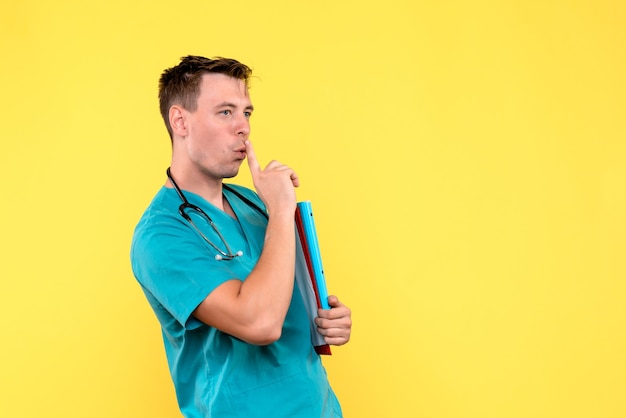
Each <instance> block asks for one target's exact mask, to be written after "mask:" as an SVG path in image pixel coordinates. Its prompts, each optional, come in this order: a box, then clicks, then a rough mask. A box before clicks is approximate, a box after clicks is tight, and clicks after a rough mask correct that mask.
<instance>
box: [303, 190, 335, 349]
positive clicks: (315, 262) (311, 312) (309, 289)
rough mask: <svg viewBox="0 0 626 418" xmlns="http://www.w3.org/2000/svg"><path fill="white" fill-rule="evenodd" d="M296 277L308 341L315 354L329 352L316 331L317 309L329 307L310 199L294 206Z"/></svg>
mask: <svg viewBox="0 0 626 418" xmlns="http://www.w3.org/2000/svg"><path fill="white" fill-rule="evenodd" d="M295 218H296V219H295V221H296V229H297V232H298V234H297V240H296V281H297V282H298V288H299V289H300V293H301V295H302V300H303V301H304V305H305V308H306V310H307V314H308V316H309V320H310V321H309V324H310V331H311V342H312V343H313V346H314V347H315V351H316V352H317V353H318V354H326V355H330V354H332V353H331V351H330V346H329V345H328V344H326V342H325V341H324V337H323V336H322V335H321V334H320V333H319V332H317V325H316V324H315V318H316V317H317V310H318V309H319V308H322V309H330V306H329V305H328V292H327V290H326V279H325V278H324V268H323V267H322V257H321V253H320V249H319V242H318V240H317V232H316V229H315V222H314V219H313V211H312V209H311V202H308V201H307V202H299V203H298V205H297V207H296V216H295Z"/></svg>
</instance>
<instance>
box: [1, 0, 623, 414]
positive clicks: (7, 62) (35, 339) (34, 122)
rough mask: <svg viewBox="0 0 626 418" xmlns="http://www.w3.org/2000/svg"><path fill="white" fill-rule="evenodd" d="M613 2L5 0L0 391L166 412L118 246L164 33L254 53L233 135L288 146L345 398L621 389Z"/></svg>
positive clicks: (515, 401)
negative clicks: (324, 289)
mask: <svg viewBox="0 0 626 418" xmlns="http://www.w3.org/2000/svg"><path fill="white" fill-rule="evenodd" d="M212 3H214V4H212ZM624 22H626V7H625V6H624V2H621V1H619V0H615V1H608V0H605V1H591V0H590V1H547V2H539V1H530V2H529V1H509V2H500V1H451V0H450V1H409V0H406V1H400V0H390V1H383V2H355V1H353V2H348V1H345V2H341V1H326V0H323V1H318V2H292V1H287V0H284V1H274V2H263V1H261V2H209V1H206V0H202V1H186V2H158V1H157V2H152V1H135V2H133V1H120V0H110V1H99V2H87V1H79V0H73V1H72V0H59V1H54V2H51V1H43V0H40V1H36V0H30V1H22V2H6V1H5V2H3V3H2V6H0V56H1V57H2V58H1V59H2V65H1V66H0V97H1V99H0V118H1V119H0V122H1V126H2V134H1V138H2V139H1V141H0V147H1V148H0V150H1V152H0V156H1V157H0V158H1V159H2V162H1V164H0V170H1V171H0V174H1V176H0V179H1V181H2V205H1V207H0V223H1V224H0V231H2V232H1V234H2V240H1V242H2V243H1V244H0V245H2V261H1V262H0V278H1V283H2V286H1V290H0V318H2V327H1V335H2V337H1V344H0V361H1V368H0V416H2V417H12V418H17V417H90V418H97V417H107V418H110V417H135V418H136V417H151V418H154V417H172V416H177V408H176V404H175V399H174V395H173V390H172V385H171V383H170V380H169V376H168V373H167V369H166V364H165V358H164V354H163V350H162V346H161V340H160V335H159V329H158V326H157V323H156V320H155V319H154V317H153V315H152V312H151V311H150V309H149V307H148V305H147V303H146V302H145V300H144V297H143V295H142V294H141V292H140V289H139V287H138V286H137V284H136V283H135V281H134V278H133V277H132V274H131V271H130V267H129V261H128V252H129V242H130V237H131V233H132V229H133V227H134V225H135V223H136V221H137V219H138V217H139V216H140V214H141V212H142V211H143V209H144V207H145V206H146V205H147V203H148V201H149V199H150V198H151V197H152V195H153V194H154V192H155V191H156V189H157V188H158V187H159V186H160V185H161V184H162V183H163V181H164V170H165V168H166V167H167V165H168V162H169V140H168V138H167V134H166V131H165V128H164V127H163V126H162V122H161V120H160V116H159V114H158V107H157V102H156V85H157V79H158V76H159V74H160V72H161V71H162V70H163V69H164V68H166V67H169V66H172V65H175V64H176V63H177V62H178V58H179V57H180V56H183V55H186V54H202V55H208V56H212V55H224V56H229V57H236V58H238V59H240V60H242V61H243V62H245V63H248V64H249V65H251V66H252V67H253V68H254V69H255V72H256V75H257V76H258V78H257V79H256V80H255V81H254V82H253V87H252V97H253V101H254V104H255V106H256V108H257V111H255V115H254V117H253V138H254V140H255V143H256V149H257V154H258V155H259V157H260V158H261V159H262V160H264V161H266V162H267V161H269V160H270V159H273V158H276V159H280V160H282V161H285V162H288V163H289V164H290V165H292V166H293V167H294V168H296V169H297V171H298V172H299V174H300V177H301V180H302V187H301V189H300V190H299V192H298V197H299V198H300V199H301V200H305V199H309V200H312V201H313V205H314V208H315V210H316V213H317V218H316V219H317V224H318V229H319V235H320V240H321V242H322V247H323V256H324V264H325V267H326V273H327V278H328V281H329V289H330V291H331V293H336V294H337V295H339V296H340V297H341V299H342V300H344V301H345V302H346V303H347V304H349V305H350V306H351V307H352V308H353V311H354V316H353V318H354V331H353V340H352V342H351V343H350V344H349V345H348V346H345V347H342V348H336V349H335V350H334V355H333V356H332V357H331V358H326V359H324V360H325V364H326V366H327V369H328V371H329V374H330V378H331V382H332V384H333V385H334V387H335V389H336V391H337V393H338V395H339V396H340V398H341V400H342V403H343V407H344V412H345V415H346V416H347V417H429V418H446V417H454V418H517V417H519V418H522V417H523V418H527V417H568V418H572V417H602V418H610V417H624V416H626V397H625V396H624V395H625V393H626V356H625V355H624V353H625V352H626V335H625V332H624V329H626V303H624V299H625V296H626V284H625V278H626V261H625V259H626V256H625V255H624V253H625V251H626V244H625V239H624V237H625V236H626V221H625V215H624V214H625V213H626V163H625V162H626V122H625V120H626V117H625V116H626V83H625V80H626V77H624V74H626V61H625V54H624V52H625V51H626V49H625V46H626V45H625V44H626V25H625V24H624ZM241 181H242V182H243V183H244V184H249V178H248V177H247V173H245V172H244V173H242V175H241Z"/></svg>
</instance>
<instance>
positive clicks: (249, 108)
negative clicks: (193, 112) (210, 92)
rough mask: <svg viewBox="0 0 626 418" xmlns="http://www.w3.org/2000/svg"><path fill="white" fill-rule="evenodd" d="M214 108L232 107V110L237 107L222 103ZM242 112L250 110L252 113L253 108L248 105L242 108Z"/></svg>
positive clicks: (232, 104)
mask: <svg viewBox="0 0 626 418" xmlns="http://www.w3.org/2000/svg"><path fill="white" fill-rule="evenodd" d="M215 107H232V108H236V107H237V105H236V104H234V103H230V102H222V103H220V104H219V105H217V106H215ZM244 110H250V111H252V110H254V106H252V105H251V104H250V105H248V106H246V107H244Z"/></svg>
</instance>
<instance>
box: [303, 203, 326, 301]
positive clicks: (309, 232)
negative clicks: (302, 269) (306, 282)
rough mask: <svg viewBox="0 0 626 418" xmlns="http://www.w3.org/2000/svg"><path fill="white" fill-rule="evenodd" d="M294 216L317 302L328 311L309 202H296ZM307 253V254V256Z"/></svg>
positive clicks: (324, 279)
mask: <svg viewBox="0 0 626 418" xmlns="http://www.w3.org/2000/svg"><path fill="white" fill-rule="evenodd" d="M296 216H298V217H299V218H300V222H301V225H302V232H303V237H302V236H301V237H300V238H301V240H302V239H303V238H304V239H303V240H304V242H305V244H306V245H304V244H303V247H304V248H303V249H304V250H305V255H306V256H307V257H308V261H309V262H310V268H311V269H312V270H313V271H312V276H313V277H312V279H313V280H314V282H315V286H316V289H315V290H316V293H317V296H318V298H319V302H320V304H321V307H322V308H323V309H330V306H329V305H328V291H327V290H326V278H325V277H324V267H323V265H322V254H321V252H320V246H319V241H318V239H317V230H316V228H315V219H314V218H313V208H312V207H311V202H309V201H305V202H298V204H297V210H296ZM307 252H308V254H307Z"/></svg>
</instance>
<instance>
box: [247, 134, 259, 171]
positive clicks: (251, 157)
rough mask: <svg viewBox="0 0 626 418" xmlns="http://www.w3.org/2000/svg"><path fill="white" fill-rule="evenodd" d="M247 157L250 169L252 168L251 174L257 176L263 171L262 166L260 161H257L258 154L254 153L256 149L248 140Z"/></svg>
mask: <svg viewBox="0 0 626 418" xmlns="http://www.w3.org/2000/svg"><path fill="white" fill-rule="evenodd" d="M245 144H246V155H247V157H248V167H250V172H251V173H252V175H253V176H254V175H256V173H258V172H260V171H261V166H260V165H259V161H258V160H257V159H256V154H255V152H254V147H253V146H252V142H250V140H249V139H248V140H247V141H246V142H245Z"/></svg>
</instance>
